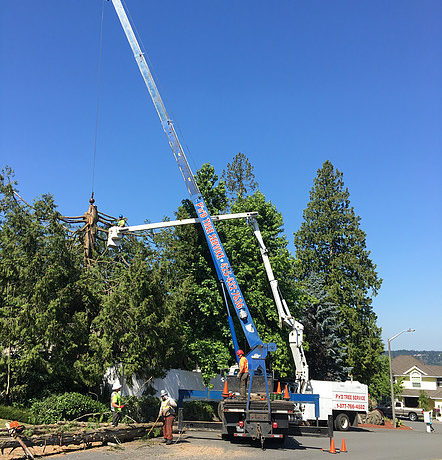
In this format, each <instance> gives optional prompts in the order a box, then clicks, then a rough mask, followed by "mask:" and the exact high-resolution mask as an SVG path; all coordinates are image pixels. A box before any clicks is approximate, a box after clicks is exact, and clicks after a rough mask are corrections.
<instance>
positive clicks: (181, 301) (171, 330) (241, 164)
mask: <svg viewBox="0 0 442 460" xmlns="http://www.w3.org/2000/svg"><path fill="white" fill-rule="evenodd" d="M226 171H227V172H225V174H223V177H224V178H225V180H223V179H221V180H219V178H218V175H217V174H216V172H215V169H214V167H213V166H212V165H210V164H208V163H207V164H205V165H203V166H202V168H201V169H200V170H199V171H198V172H197V175H196V179H197V182H198V186H199V189H200V191H201V193H202V194H203V196H204V198H205V200H206V203H207V206H208V209H209V210H210V212H211V213H213V214H219V213H225V212H227V211H230V212H232V213H239V212H246V211H256V212H258V214H259V216H258V218H257V219H258V224H259V227H260V230H261V233H262V236H263V239H264V241H265V244H266V246H267V248H268V251H269V257H270V262H271V265H272V268H273V271H274V274H275V277H276V279H278V280H279V287H280V289H281V291H282V293H283V295H284V298H285V299H286V301H287V303H288V305H289V308H290V310H291V313H292V315H293V316H294V317H295V318H296V319H299V320H300V321H301V322H303V323H304V326H305V339H306V354H307V358H308V362H309V364H310V369H311V375H312V376H313V377H315V378H321V379H339V378H345V377H346V376H347V374H348V372H349V370H350V368H351V371H350V372H351V373H353V375H354V376H355V377H356V378H359V379H361V380H362V381H363V382H364V383H369V382H370V381H372V385H374V387H376V386H377V387H382V386H384V384H385V382H384V380H385V375H384V374H385V373H384V368H385V363H384V362H381V361H380V360H379V355H380V353H381V351H382V350H381V341H380V330H379V328H378V327H377V325H376V316H375V315H374V313H373V311H372V308H371V296H372V295H375V294H376V292H377V291H378V289H379V288H380V285H381V280H380V279H379V278H378V276H377V273H376V271H375V269H376V266H375V265H374V264H373V263H372V261H371V260H370V258H369V252H368V251H367V249H366V246H365V233H364V232H363V231H362V230H361V229H360V228H359V222H360V218H359V217H358V216H356V215H355V213H354V210H353V208H352V207H351V206H350V202H349V193H348V191H347V189H344V186H343V181H342V173H340V172H339V171H337V170H336V171H335V170H334V167H333V166H332V165H331V163H329V162H326V163H324V165H323V167H322V168H321V169H320V170H319V171H318V177H317V178H316V179H315V185H314V187H313V189H312V192H311V194H310V202H309V203H308V205H307V209H306V210H305V212H304V222H303V224H302V226H301V228H300V230H299V231H298V232H297V233H296V234H295V246H296V250H297V251H296V258H295V257H293V255H292V254H291V253H290V251H289V249H288V241H287V238H286V237H285V235H284V233H283V224H284V222H283V216H282V214H281V213H280V212H279V211H278V209H277V208H276V206H275V205H274V204H272V203H271V202H270V201H269V200H268V199H267V198H266V196H265V195H264V194H263V193H262V192H261V191H259V190H258V189H257V183H256V181H255V178H254V175H253V167H252V165H251V163H250V161H249V160H248V158H247V157H246V156H245V155H243V154H238V155H236V157H235V158H234V161H233V162H232V163H231V164H229V165H228V166H227V170H226ZM17 187H18V186H17V183H16V182H15V180H14V175H13V172H12V171H11V170H10V169H9V168H5V169H4V170H3V171H2V173H1V176H0V323H1V326H2V327H1V328H0V346H1V348H2V350H3V353H2V354H1V355H0V377H1V382H2V383H1V389H0V392H1V395H2V397H3V398H4V399H6V400H7V401H21V402H24V401H29V400H30V399H31V398H33V397H35V396H39V397H40V396H42V395H46V394H50V393H53V392H59V393H61V392H64V391H82V392H99V390H100V385H101V384H102V380H103V376H104V374H105V372H106V370H107V369H108V368H109V367H112V366H116V368H117V369H118V372H120V373H121V374H124V376H126V377H129V376H130V375H132V374H133V373H136V374H137V376H140V377H141V376H143V375H144V376H146V377H147V376H153V377H158V376H162V375H163V374H164V372H165V371H167V369H170V368H177V367H178V368H183V369H189V370H192V369H195V368H200V369H201V370H202V372H203V376H204V378H205V379H206V381H207V380H208V379H209V377H211V376H213V375H214V374H215V373H217V372H218V371H219V370H220V369H223V368H227V367H229V366H230V365H232V364H233V363H234V362H235V358H236V357H235V356H234V351H233V346H232V339H231V335H230V330H229V327H228V322H227V311H226V305H225V304H224V300H223V297H222V295H221V291H220V286H219V283H218V279H217V274H216V271H215V268H214V266H213V263H212V260H211V256H210V253H209V249H208V247H207V243H206V240H205V237H204V235H203V232H202V229H201V227H200V226H199V225H186V226H179V227H175V228H169V229H165V230H162V231H158V232H156V233H150V234H147V235H145V236H136V237H135V236H129V237H128V236H126V237H125V238H124V239H123V244H122V246H121V247H120V248H118V249H116V250H106V248H105V246H104V244H103V243H102V242H98V243H97V245H96V247H95V249H94V250H95V254H94V261H95V262H94V263H93V264H86V263H85V261H84V257H83V248H82V247H81V245H78V244H77V243H76V241H75V239H73V238H72V236H71V228H69V224H68V227H66V226H65V223H62V222H61V220H60V219H59V217H60V215H59V213H58V211H57V206H56V204H55V200H54V198H53V197H52V196H51V195H43V196H42V197H39V198H37V199H36V200H35V201H34V202H33V203H32V204H31V205H29V204H27V203H24V202H23V201H21V200H20V199H18V198H17V197H18V188H17ZM195 216H196V214H195V210H194V208H193V205H192V203H191V202H190V201H189V200H187V199H185V200H183V201H182V204H181V206H180V207H179V208H178V209H177V210H176V217H177V218H178V219H184V218H188V217H195ZM215 226H216V228H217V231H218V233H219V236H220V238H221V241H222V242H223V245H224V249H225V251H226V253H227V255H228V257H229V260H230V262H231V265H232V268H233V270H234V272H235V275H236V278H237V281H238V283H239V285H240V286H241V290H242V292H243V295H244V298H245V300H246V302H247V305H248V307H249V310H250V312H251V314H252V316H253V319H254V322H255V324H256V327H257V329H258V332H259V335H260V337H261V339H262V340H263V342H265V343H268V342H274V343H276V344H277V346H278V349H277V351H276V352H275V353H272V357H271V361H272V368H273V370H274V371H276V372H277V373H278V374H279V375H280V376H284V377H285V376H286V377H290V376H293V375H294V364H293V359H292V356H291V354H290V348H289V346H288V334H289V331H288V330H287V329H280V327H279V318H278V313H277V309H276V307H275V303H274V298H273V295H272V291H271V288H270V284H269V280H268V278H267V275H266V272H265V268H264V265H263V261H262V255H261V252H260V249H259V245H258V243H257V241H256V238H255V236H254V233H253V230H252V228H251V227H250V226H249V225H248V223H247V221H245V220H229V221H219V222H216V223H215ZM229 302H230V300H229ZM228 308H230V310H231V311H232V312H233V306H232V305H231V304H230V303H229V304H228ZM232 316H233V317H234V324H235V328H236V331H237V335H238V341H239V344H240V347H242V348H244V349H246V350H247V349H248V344H247V342H246V338H245V337H244V336H243V334H242V330H241V327H240V325H239V323H238V320H237V318H236V315H234V314H232Z"/></svg>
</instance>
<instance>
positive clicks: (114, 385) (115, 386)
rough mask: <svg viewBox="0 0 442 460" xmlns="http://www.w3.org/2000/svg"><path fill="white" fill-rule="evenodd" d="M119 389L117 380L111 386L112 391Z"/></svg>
mask: <svg viewBox="0 0 442 460" xmlns="http://www.w3.org/2000/svg"><path fill="white" fill-rule="evenodd" d="M120 388H121V385H120V382H119V381H118V380H117V381H116V382H114V384H113V385H112V390H119V389H120Z"/></svg>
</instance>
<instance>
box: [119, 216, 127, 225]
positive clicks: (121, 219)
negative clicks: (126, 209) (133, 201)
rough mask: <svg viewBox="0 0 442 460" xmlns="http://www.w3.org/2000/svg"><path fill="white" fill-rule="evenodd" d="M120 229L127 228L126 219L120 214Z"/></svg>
mask: <svg viewBox="0 0 442 460" xmlns="http://www.w3.org/2000/svg"><path fill="white" fill-rule="evenodd" d="M117 225H118V227H125V226H126V218H125V217H123V214H120V215H119V216H118V222H117Z"/></svg>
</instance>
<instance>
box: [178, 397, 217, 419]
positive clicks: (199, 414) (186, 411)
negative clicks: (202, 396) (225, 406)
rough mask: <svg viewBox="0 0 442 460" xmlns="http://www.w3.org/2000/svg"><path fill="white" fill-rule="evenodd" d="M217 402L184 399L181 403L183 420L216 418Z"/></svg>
mask: <svg viewBox="0 0 442 460" xmlns="http://www.w3.org/2000/svg"><path fill="white" fill-rule="evenodd" d="M217 413H218V403H217V402H210V401H186V402H185V403H184V404H183V418H184V420H202V421H206V422H212V421H213V420H218V417H217Z"/></svg>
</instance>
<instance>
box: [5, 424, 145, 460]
mask: <svg viewBox="0 0 442 460" xmlns="http://www.w3.org/2000/svg"><path fill="white" fill-rule="evenodd" d="M152 426H153V423H131V424H120V425H118V427H114V426H112V425H109V424H108V423H91V422H58V423H54V424H51V425H34V426H30V427H26V428H25V430H24V431H23V432H22V433H20V434H19V435H18V434H17V435H15V436H14V437H12V436H11V435H10V433H9V432H8V430H7V429H0V450H1V453H2V455H4V454H5V455H6V454H8V451H7V449H11V451H12V450H14V449H16V448H17V447H23V444H24V445H25V446H26V447H35V446H38V447H46V446H68V445H71V444H72V445H83V446H84V447H88V446H90V445H91V444H92V443H94V442H101V443H103V444H106V443H108V442H111V443H117V444H120V443H122V442H126V441H132V440H134V439H137V438H141V437H142V436H144V435H146V434H147V433H148V432H149V429H150V428H151V427H152ZM20 441H21V442H20ZM30 458H32V457H30Z"/></svg>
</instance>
